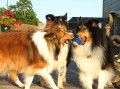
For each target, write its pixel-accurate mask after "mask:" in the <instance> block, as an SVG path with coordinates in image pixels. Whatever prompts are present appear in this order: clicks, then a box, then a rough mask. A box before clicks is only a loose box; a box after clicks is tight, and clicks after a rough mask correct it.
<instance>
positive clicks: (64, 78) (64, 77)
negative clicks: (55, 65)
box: [63, 67, 67, 84]
mask: <svg viewBox="0 0 120 89" xmlns="http://www.w3.org/2000/svg"><path fill="white" fill-rule="evenodd" d="M66 73H67V68H66V67H65V69H64V74H63V83H64V84H67V82H66Z"/></svg>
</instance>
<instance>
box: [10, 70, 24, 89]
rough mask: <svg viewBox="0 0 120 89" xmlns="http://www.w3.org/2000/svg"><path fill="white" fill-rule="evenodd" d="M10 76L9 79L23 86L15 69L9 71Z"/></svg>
mask: <svg viewBox="0 0 120 89" xmlns="http://www.w3.org/2000/svg"><path fill="white" fill-rule="evenodd" d="M9 73H10V77H11V79H12V80H13V81H14V82H15V83H16V84H17V85H18V86H19V87H21V88H24V84H23V83H21V82H20V80H19V78H18V73H17V72H16V71H10V72H9Z"/></svg>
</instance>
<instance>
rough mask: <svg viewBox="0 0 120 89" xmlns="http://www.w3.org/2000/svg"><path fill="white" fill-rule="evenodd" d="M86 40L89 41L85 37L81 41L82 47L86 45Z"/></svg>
mask: <svg viewBox="0 0 120 89" xmlns="http://www.w3.org/2000/svg"><path fill="white" fill-rule="evenodd" d="M86 40H87V37H86V36H84V37H83V38H81V41H82V45H84V44H85V43H86Z"/></svg>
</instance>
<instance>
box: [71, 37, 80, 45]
mask: <svg viewBox="0 0 120 89" xmlns="http://www.w3.org/2000/svg"><path fill="white" fill-rule="evenodd" d="M73 42H76V43H77V44H79V45H80V44H82V41H81V40H80V39H78V38H74V39H73Z"/></svg>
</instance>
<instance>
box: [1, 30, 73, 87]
mask: <svg viewBox="0 0 120 89" xmlns="http://www.w3.org/2000/svg"><path fill="white" fill-rule="evenodd" d="M69 39H73V36H72V35H70V34H68V33H67V32H64V31H61V30H59V29H58V30H54V31H51V32H49V33H47V32H40V31H36V32H6V33H0V74H1V76H5V75H8V76H9V77H10V78H11V79H12V80H13V81H14V82H15V83H16V84H17V85H18V86H19V87H25V89H29V88H30V85H31V83H32V80H33V78H34V75H39V76H41V77H42V78H43V79H44V80H45V81H46V82H47V83H48V84H49V85H50V87H51V88H52V89H58V87H57V86H56V85H55V83H54V81H53V79H52V77H51V75H50V74H49V73H50V71H52V70H53V65H54V63H53V60H54V56H55V55H57V52H58V51H59V50H60V48H61V45H62V44H64V43H65V42H66V41H67V40H69ZM19 73H23V75H24V82H25V84H23V83H21V82H20V81H19V79H18V74H19Z"/></svg>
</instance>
